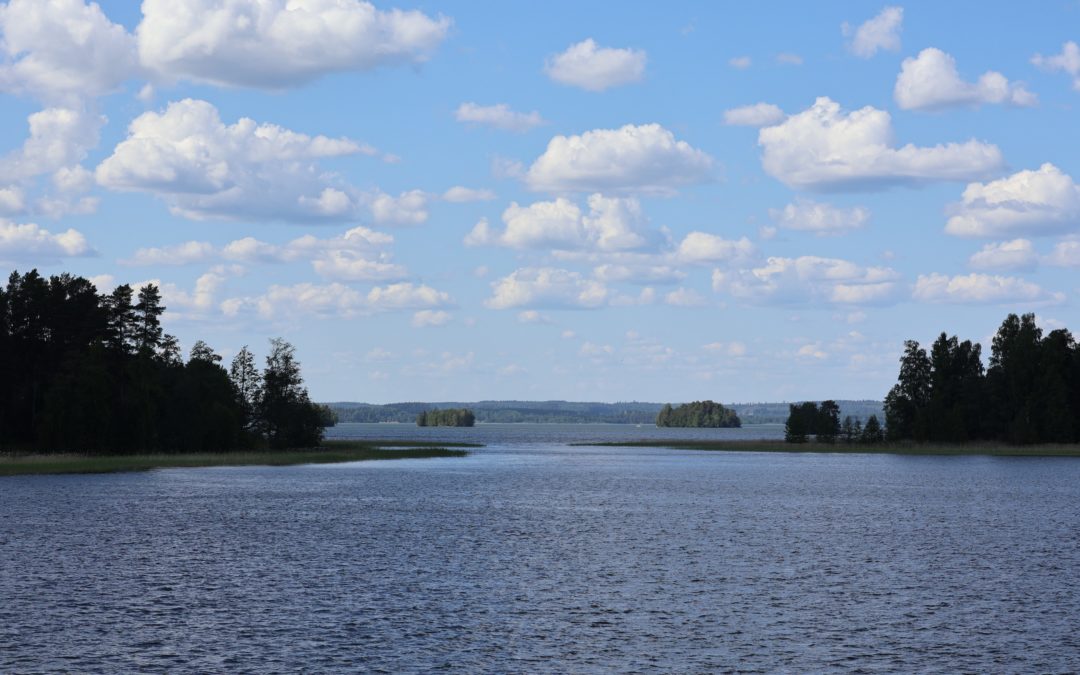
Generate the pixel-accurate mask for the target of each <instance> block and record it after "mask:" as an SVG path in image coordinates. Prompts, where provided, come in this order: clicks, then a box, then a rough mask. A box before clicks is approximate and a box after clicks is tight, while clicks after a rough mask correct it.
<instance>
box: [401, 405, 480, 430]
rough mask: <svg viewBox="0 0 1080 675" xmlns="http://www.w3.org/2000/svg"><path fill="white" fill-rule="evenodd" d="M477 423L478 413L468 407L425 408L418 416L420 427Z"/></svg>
mask: <svg viewBox="0 0 1080 675" xmlns="http://www.w3.org/2000/svg"><path fill="white" fill-rule="evenodd" d="M474 424H476V415H474V414H473V411H471V410H469V409H468V408H446V409H443V410H439V409H438V408H436V409H434V410H425V411H424V412H422V413H420V414H418V415H417V416H416V426H418V427H471V426H473V425H474Z"/></svg>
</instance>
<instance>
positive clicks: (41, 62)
mask: <svg viewBox="0 0 1080 675" xmlns="http://www.w3.org/2000/svg"><path fill="white" fill-rule="evenodd" d="M0 36H2V39H0V59H2V60H0V89H3V90H5V91H9V92H12V93H16V94H26V95H29V96H33V97H35V98H38V99H40V100H44V101H47V102H50V103H64V104H67V105H71V104H72V103H73V102H74V101H76V100H81V99H83V98H85V97H93V96H100V95H102V94H106V93H109V92H111V91H113V90H115V89H117V88H118V87H119V86H120V84H121V83H123V82H124V81H125V80H127V79H128V78H130V77H132V76H133V75H135V74H136V73H137V71H138V65H137V64H138V59H137V56H136V51H135V39H134V38H133V37H132V36H131V35H129V34H128V32H127V31H126V30H124V27H123V26H121V25H119V24H115V23H112V22H111V21H109V19H108V17H106V16H105V14H104V13H103V12H102V11H101V7H99V6H98V5H97V3H90V4H86V3H85V2H83V0H11V1H10V2H8V3H7V4H5V5H0Z"/></svg>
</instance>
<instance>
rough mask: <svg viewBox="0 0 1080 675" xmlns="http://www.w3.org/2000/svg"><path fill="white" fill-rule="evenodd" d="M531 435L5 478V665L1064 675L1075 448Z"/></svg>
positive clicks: (1077, 555) (1076, 646) (1079, 509)
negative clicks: (883, 447)
mask: <svg viewBox="0 0 1080 675" xmlns="http://www.w3.org/2000/svg"><path fill="white" fill-rule="evenodd" d="M478 429H480V427H478ZM519 432H521V430H519ZM356 433H366V432H363V431H362V430H360V431H357V432H356ZM522 433H523V432H522ZM542 435H543V434H542V433H541V432H539V431H537V432H536V433H535V434H533V435H532V436H531V437H530V438H531V440H528V441H523V442H516V441H514V440H513V439H506V438H504V439H503V440H502V441H501V442H498V443H493V444H492V445H490V446H489V447H487V448H484V449H482V450H480V451H478V452H476V453H475V454H473V455H472V456H470V457H467V458H464V459H435V460H398V461H388V462H367V463H357V464H339V465H324V466H306V467H285V468H232V469H221V468H218V469H196V470H164V471H154V472H149V473H141V474H114V475H106V476H42V477H20V478H4V479H0V671H2V672H13V671H14V672H36V671H50V670H67V671H74V672H110V673H111V672H117V671H133V670H139V671H169V672H183V671H188V672H216V671H237V670H246V671H254V672H274V671H300V670H302V671H306V672H320V671H321V672H329V671H342V670H346V671H349V670H354V671H382V672H393V673H399V672H418V671H431V670H450V671H457V672H470V673H472V672H492V671H494V672H508V671H509V672H610V671H619V672H633V671H639V672H658V671H659V672H665V671H667V672H702V671H715V670H724V669H740V670H751V671H752V670H758V671H774V670H789V671H823V670H844V671H862V672H882V671H904V672H913V671H919V672H950V673H951V672H960V671H983V672H985V671H996V672H1003V671H1006V672H1016V671H1024V672H1047V671H1076V670H1078V669H1080V637H1078V634H1077V632H1076V630H1075V624H1076V617H1077V616H1080V588H1078V583H1080V581H1078V579H1080V574H1078V572H1080V461H1078V460H1072V459H1002V458H979V457H900V456H882V455H864V456H851V455H783V454H764V453H763V454H756V453H706V452H691V451H675V450H661V449H634V450H626V449H615V448H569V447H565V446H562V445H558V444H555V443H551V442H546V443H545V442H543V441H542V440H537V438H538V437H539V436H542ZM488 440H490V439H488Z"/></svg>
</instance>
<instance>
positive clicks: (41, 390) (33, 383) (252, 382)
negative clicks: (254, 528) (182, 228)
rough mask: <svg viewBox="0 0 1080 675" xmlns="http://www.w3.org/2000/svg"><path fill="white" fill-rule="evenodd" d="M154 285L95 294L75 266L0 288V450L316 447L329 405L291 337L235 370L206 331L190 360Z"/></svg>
mask: <svg viewBox="0 0 1080 675" xmlns="http://www.w3.org/2000/svg"><path fill="white" fill-rule="evenodd" d="M164 312H165V307H164V305H163V304H162V301H161V293H160V291H159V289H158V288H157V286H155V285H153V284H147V285H146V286H143V287H142V288H140V289H139V290H138V292H136V291H134V290H133V289H132V288H131V286H129V285H126V284H125V285H122V286H118V287H117V288H116V289H115V290H113V291H112V292H111V293H109V294H99V293H98V292H97V289H96V288H95V287H94V285H93V284H92V283H90V281H88V280H87V279H84V278H82V277H78V276H72V275H70V274H61V275H57V276H51V277H49V278H47V279H46V278H44V277H42V276H41V275H40V274H38V272H37V270H33V271H31V272H27V273H25V274H21V275H20V274H19V273H18V272H13V273H12V274H11V276H10V277H9V279H8V283H7V285H6V287H4V288H0V449H3V448H9V449H24V450H32V451H36V452H79V453H94V454H118V453H138V452H189V451H223V450H230V449H236V448H249V447H260V446H269V447H272V448H285V447H309V446H314V445H317V444H318V443H319V442H320V441H321V439H322V427H323V426H324V425H326V424H328V423H331V422H332V415H333V413H332V411H330V410H329V409H326V408H322V407H320V406H317V405H315V404H314V403H312V402H311V400H310V398H309V397H308V392H307V389H306V388H305V387H304V385H303V378H302V377H301V375H300V364H299V363H298V362H297V360H296V357H295V350H294V348H293V346H292V345H290V344H289V343H288V342H285V341H284V340H281V339H274V340H271V344H270V354H269V355H268V356H267V358H266V366H265V368H264V369H263V370H262V372H259V371H258V370H257V369H256V367H255V357H254V355H253V354H252V353H251V352H250V351H249V350H248V348H247V347H246V346H245V347H244V348H243V349H242V350H241V351H240V353H239V354H237V355H236V358H234V359H233V361H232V364H231V367H230V369H229V370H228V371H226V370H225V368H223V367H222V365H221V357H220V356H218V355H217V354H216V353H214V351H213V350H212V349H211V348H210V347H209V346H207V345H206V343H204V342H202V341H201V340H200V341H198V342H196V343H195V345H194V346H193V347H192V349H191V353H190V355H189V357H188V359H187V361H186V362H185V361H184V360H183V358H182V357H181V354H180V349H179V346H178V344H177V341H176V338H175V337H173V336H171V335H168V334H166V333H165V332H164V331H163V330H162V326H161V321H160V318H161V315H162V314H163V313H164Z"/></svg>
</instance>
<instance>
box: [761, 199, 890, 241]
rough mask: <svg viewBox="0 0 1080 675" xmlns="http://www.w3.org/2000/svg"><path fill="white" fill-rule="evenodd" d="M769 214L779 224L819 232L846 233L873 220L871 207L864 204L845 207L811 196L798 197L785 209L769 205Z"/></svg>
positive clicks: (824, 233)
mask: <svg viewBox="0 0 1080 675" xmlns="http://www.w3.org/2000/svg"><path fill="white" fill-rule="evenodd" d="M769 215H770V216H771V217H772V219H773V221H774V222H775V223H776V224H777V225H779V226H780V227H783V228H785V229H788V230H800V231H803V232H813V233H815V234H817V235H818V236H827V235H834V234H844V233H845V232H850V231H852V230H858V229H860V228H862V227H865V226H866V224H867V223H868V222H870V209H867V208H865V207H862V206H855V207H852V208H850V209H842V208H838V207H836V206H832V205H831V204H823V203H821V202H814V201H810V200H808V199H799V200H796V201H795V202H794V203H793V204H788V205H787V206H785V207H784V208H782V209H769Z"/></svg>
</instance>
